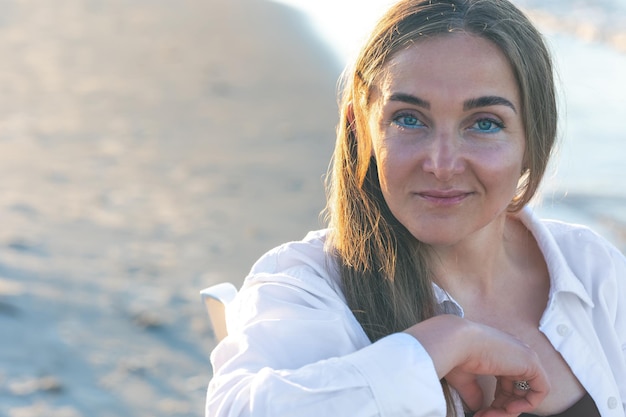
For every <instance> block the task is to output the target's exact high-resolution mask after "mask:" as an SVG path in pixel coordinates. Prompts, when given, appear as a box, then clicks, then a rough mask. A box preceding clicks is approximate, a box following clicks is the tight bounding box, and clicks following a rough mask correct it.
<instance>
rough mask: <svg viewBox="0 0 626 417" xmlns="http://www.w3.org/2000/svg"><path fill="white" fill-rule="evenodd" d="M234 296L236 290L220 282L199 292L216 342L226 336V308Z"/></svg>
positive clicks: (228, 283) (230, 285)
mask: <svg viewBox="0 0 626 417" xmlns="http://www.w3.org/2000/svg"><path fill="white" fill-rule="evenodd" d="M236 295H237V288H236V287H235V286H234V285H233V284H231V283H230V282H222V283H220V284H216V285H213V286H211V287H207V288H205V289H203V290H202V291H200V296H201V297H202V301H203V302H204V305H205V307H206V310H207V313H208V314H209V319H210V320H211V325H212V326H213V333H214V334H215V338H216V339H217V341H218V342H219V341H221V340H222V339H224V338H225V337H226V336H227V335H228V329H227V328H226V306H227V305H228V303H230V302H231V301H233V299H234V298H235V296H236Z"/></svg>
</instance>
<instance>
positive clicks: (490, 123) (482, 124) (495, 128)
mask: <svg viewBox="0 0 626 417" xmlns="http://www.w3.org/2000/svg"><path fill="white" fill-rule="evenodd" d="M503 128H504V123H502V122H498V121H496V120H493V119H480V120H477V121H476V122H475V123H474V124H473V125H472V127H471V129H473V130H475V131H477V132H479V133H497V132H499V131H501V130H502V129H503Z"/></svg>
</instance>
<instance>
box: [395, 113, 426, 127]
mask: <svg viewBox="0 0 626 417" xmlns="http://www.w3.org/2000/svg"><path fill="white" fill-rule="evenodd" d="M392 123H393V124H395V125H396V126H398V127H400V128H404V129H418V128H421V127H424V126H426V125H425V124H424V123H422V121H421V120H420V119H419V118H418V117H417V116H416V115H415V114H414V113H409V112H405V113H399V114H397V115H395V116H394V118H393V120H392Z"/></svg>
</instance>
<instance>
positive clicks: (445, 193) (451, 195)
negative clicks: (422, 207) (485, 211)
mask: <svg viewBox="0 0 626 417" xmlns="http://www.w3.org/2000/svg"><path fill="white" fill-rule="evenodd" d="M416 194H417V195H418V196H419V197H420V198H422V199H424V200H426V201H428V202H430V203H433V204H437V205H454V204H458V203H461V202H463V201H464V200H465V199H466V198H468V197H469V196H470V195H472V193H471V192H468V191H462V190H425V191H420V192H417V193H416Z"/></svg>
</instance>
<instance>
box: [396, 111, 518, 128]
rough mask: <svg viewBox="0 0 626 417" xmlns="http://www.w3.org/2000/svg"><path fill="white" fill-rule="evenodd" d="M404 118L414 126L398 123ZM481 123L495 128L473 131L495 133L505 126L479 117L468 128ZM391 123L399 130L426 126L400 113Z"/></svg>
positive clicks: (409, 114)
mask: <svg viewBox="0 0 626 417" xmlns="http://www.w3.org/2000/svg"><path fill="white" fill-rule="evenodd" d="M404 118H412V119H415V121H416V124H414V125H406V124H404V123H400V120H402V119H404ZM481 122H489V123H491V124H492V125H494V126H495V128H491V129H489V130H482V131H481V130H480V129H475V130H476V131H478V132H479V133H496V132H497V131H500V130H502V129H504V128H506V126H505V124H504V123H503V122H502V121H500V120H498V119H495V118H492V117H480V118H478V119H475V120H474V121H473V122H472V124H471V125H470V126H475V125H476V124H478V123H481ZM392 123H393V124H395V125H396V126H397V127H399V128H401V129H417V128H421V127H424V126H426V125H425V124H424V122H422V120H421V119H420V118H419V117H418V115H416V114H414V113H412V112H401V113H398V114H396V115H395V116H394V117H393V119H392Z"/></svg>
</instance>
